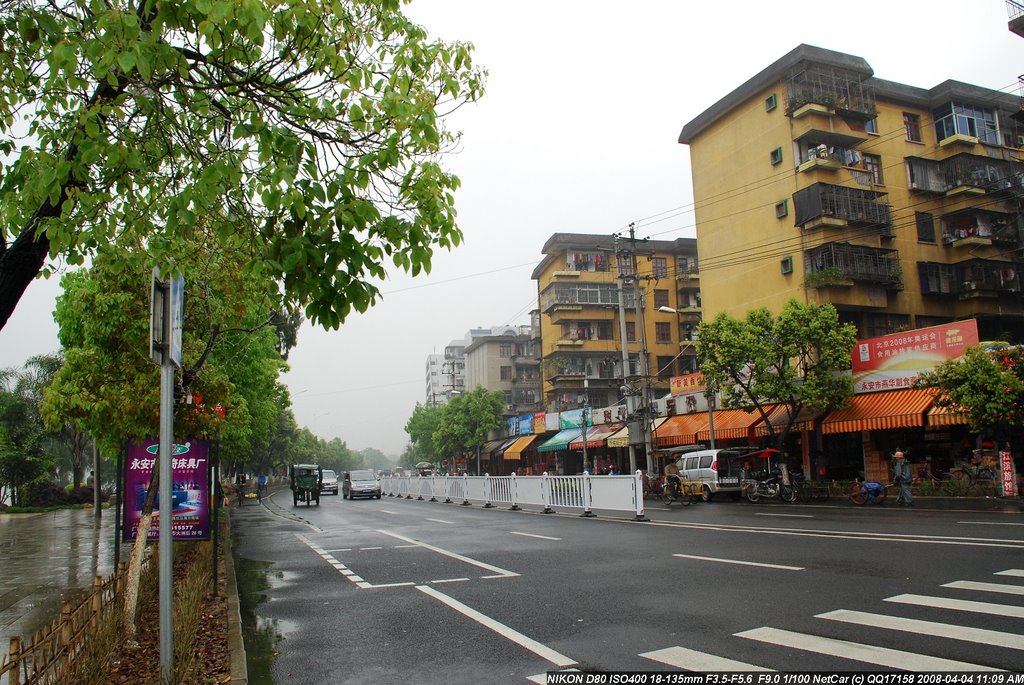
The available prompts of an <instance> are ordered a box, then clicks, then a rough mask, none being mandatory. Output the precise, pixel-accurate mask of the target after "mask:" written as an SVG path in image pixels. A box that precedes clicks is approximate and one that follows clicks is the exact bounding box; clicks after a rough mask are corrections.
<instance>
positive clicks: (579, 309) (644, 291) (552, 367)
mask: <svg viewBox="0 0 1024 685" xmlns="http://www.w3.org/2000/svg"><path fill="white" fill-rule="evenodd" d="M542 252H543V254H544V258H543V259H542V260H541V262H540V263H539V264H538V265H537V267H536V268H535V269H534V270H533V274H532V278H533V279H534V280H535V281H537V297H538V302H539V312H538V317H537V318H538V321H539V331H540V352H541V357H542V362H541V365H540V368H541V377H542V379H543V394H544V397H543V400H544V403H545V409H546V410H547V411H548V412H555V411H563V410H566V409H573V408H577V407H579V406H580V405H581V403H582V402H583V401H584V400H586V401H587V402H588V403H589V405H590V406H591V407H610V406H613V405H619V404H622V403H623V395H624V393H623V388H624V387H628V388H629V390H628V391H627V392H629V393H632V394H634V395H636V394H638V393H641V392H642V391H643V388H644V385H645V383H646V385H647V389H648V391H649V396H650V397H651V398H655V397H660V396H661V395H664V394H665V393H666V392H667V391H668V386H669V378H670V377H672V376H675V375H679V374H681V373H687V372H689V371H692V370H695V369H696V358H695V352H694V347H693V341H694V338H695V335H694V334H695V331H696V326H697V324H698V323H699V321H700V313H701V295H700V286H701V283H700V278H702V276H701V274H700V272H699V271H698V268H697V264H698V263H697V246H696V241H694V240H693V239H689V238H681V239H678V240H673V241H660V240H645V241H640V240H636V241H634V240H632V239H631V238H629V237H619V238H616V237H613V236H610V235H594V234H576V233H555V234H554V235H552V236H551V238H549V239H548V241H547V242H546V243H545V244H544V247H543V250H542ZM620 286H621V292H620ZM638 295H639V297H638ZM620 302H621V307H620ZM637 302H639V303H640V306H639V307H637ZM620 312H621V313H622V314H620ZM623 314H624V315H623ZM623 351H625V354H626V356H627V358H628V364H627V365H626V367H627V368H625V369H624V368H623V356H622V355H623Z"/></svg>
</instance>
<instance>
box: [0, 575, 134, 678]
mask: <svg viewBox="0 0 1024 685" xmlns="http://www.w3.org/2000/svg"><path fill="white" fill-rule="evenodd" d="M126 576H127V570H126V567H125V564H124V563H123V562H122V563H120V564H118V567H117V571H116V572H115V573H112V574H111V575H110V576H108V577H107V578H102V577H100V576H96V578H95V579H93V583H92V590H90V591H89V592H88V593H87V594H85V595H84V596H83V597H81V598H80V599H78V600H77V601H65V602H64V606H63V607H62V608H61V612H60V618H58V619H55V620H54V621H53V622H52V623H51V624H50V625H49V626H48V627H46V628H43V629H42V630H39V631H37V632H36V633H35V635H33V636H32V639H31V640H28V641H27V642H25V641H22V639H21V638H20V637H12V638H11V646H10V652H9V653H8V654H5V655H3V656H2V657H0V685H2V684H3V683H5V682H6V684H7V685H50V684H51V683H62V682H65V680H64V678H65V675H66V674H67V673H68V672H69V670H70V666H71V664H72V663H73V662H74V660H75V657H77V656H78V655H79V654H80V653H81V652H82V650H83V648H84V647H85V645H86V643H87V641H88V640H89V638H90V637H91V636H92V635H95V634H96V633H97V632H98V631H99V628H100V625H101V623H102V621H103V620H104V618H106V617H107V616H108V615H109V612H111V611H112V610H113V609H114V608H115V606H116V604H115V602H116V599H117V598H118V597H120V596H121V594H122V592H123V590H124V581H125V578H126Z"/></svg>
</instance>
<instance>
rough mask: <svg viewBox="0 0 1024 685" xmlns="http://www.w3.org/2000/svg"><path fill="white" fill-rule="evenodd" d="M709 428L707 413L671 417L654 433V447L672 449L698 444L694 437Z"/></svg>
mask: <svg viewBox="0 0 1024 685" xmlns="http://www.w3.org/2000/svg"><path fill="white" fill-rule="evenodd" d="M707 427H708V414H707V412H700V413H699V414H679V415H677V416H670V417H669V419H668V420H667V421H665V423H663V424H661V425H660V426H659V427H658V429H657V430H656V431H654V446H655V447H672V446H674V445H692V444H693V443H694V442H696V438H695V437H694V435H695V434H696V433H697V431H699V430H700V429H702V428H707Z"/></svg>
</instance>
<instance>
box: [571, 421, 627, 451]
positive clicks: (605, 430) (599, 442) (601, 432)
mask: <svg viewBox="0 0 1024 685" xmlns="http://www.w3.org/2000/svg"><path fill="white" fill-rule="evenodd" d="M620 428H622V424H621V423H604V424H601V425H600V426H591V427H590V428H588V429H587V449H588V450H589V449H597V448H598V447H604V445H605V441H606V440H607V439H608V438H609V437H611V436H612V435H614V434H615V433H618V432H619V429H620ZM569 449H571V450H581V449H583V440H582V436H580V438H577V439H576V440H573V441H572V442H570V443H569Z"/></svg>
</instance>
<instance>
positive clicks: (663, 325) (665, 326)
mask: <svg viewBox="0 0 1024 685" xmlns="http://www.w3.org/2000/svg"><path fill="white" fill-rule="evenodd" d="M654 340H655V342H659V343H670V342H672V324H670V323H668V322H666V321H658V322H657V323H655V324H654Z"/></svg>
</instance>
